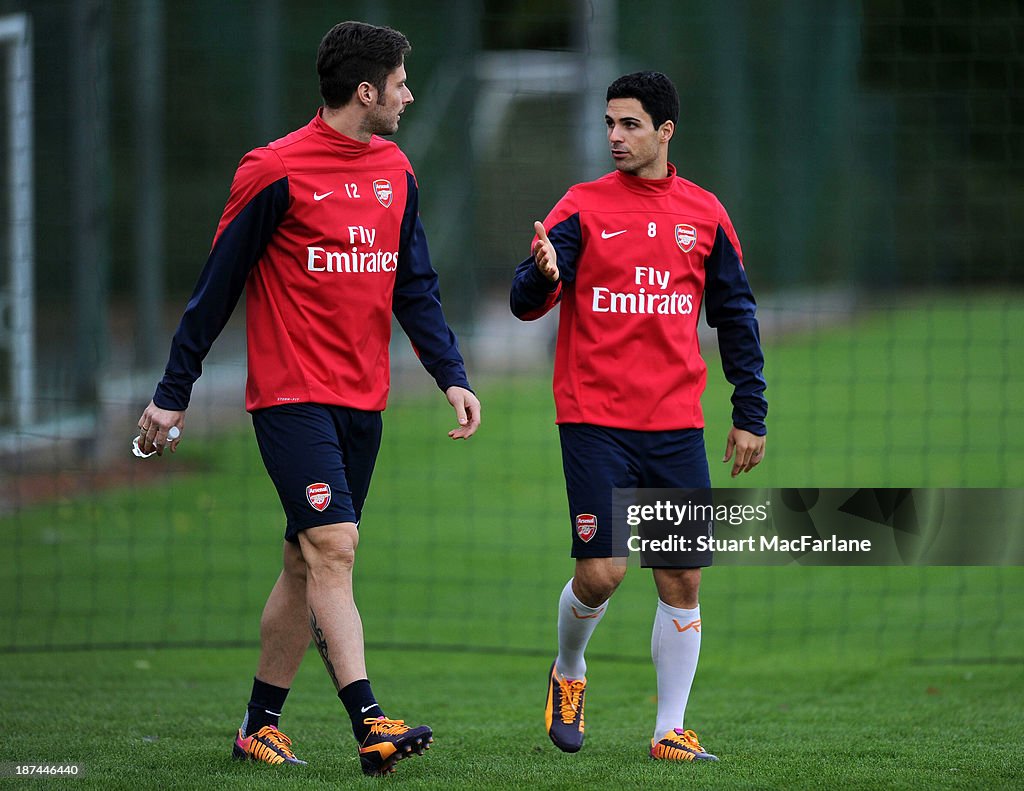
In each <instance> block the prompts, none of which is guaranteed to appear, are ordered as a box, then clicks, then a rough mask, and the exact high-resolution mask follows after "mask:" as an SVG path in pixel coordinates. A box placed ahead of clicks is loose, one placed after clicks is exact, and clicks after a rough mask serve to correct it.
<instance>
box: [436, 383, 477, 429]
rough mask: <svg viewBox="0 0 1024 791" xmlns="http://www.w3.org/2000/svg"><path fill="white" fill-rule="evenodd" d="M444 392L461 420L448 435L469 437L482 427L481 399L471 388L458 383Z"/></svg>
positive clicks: (456, 415)
mask: <svg viewBox="0 0 1024 791" xmlns="http://www.w3.org/2000/svg"><path fill="white" fill-rule="evenodd" d="M444 394H445V395H446V396H448V403H449V404H451V405H452V406H453V407H454V408H455V417H456V418H458V421H459V427H458V428H454V429H452V430H451V431H449V432H448V436H449V437H451V438H452V439H469V438H470V437H472V436H473V435H474V434H475V433H476V430H477V429H478V428H480V399H478V398H477V397H476V396H475V395H473V392H472V391H471V390H467V389H466V388H465V387H458V386H457V385H452V386H451V387H449V388H448V389H447V390H445V391H444Z"/></svg>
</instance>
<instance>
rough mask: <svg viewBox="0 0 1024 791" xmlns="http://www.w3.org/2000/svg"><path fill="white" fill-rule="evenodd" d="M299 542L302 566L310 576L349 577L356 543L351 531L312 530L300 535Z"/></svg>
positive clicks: (353, 562)
mask: <svg viewBox="0 0 1024 791" xmlns="http://www.w3.org/2000/svg"><path fill="white" fill-rule="evenodd" d="M320 531H322V532H320ZM299 540H300V542H301V545H302V558H303V561H304V562H303V566H304V569H305V570H308V572H309V573H310V574H312V575H313V576H315V577H323V576H349V575H351V573H352V568H353V567H354V566H355V563H356V544H357V543H358V539H357V538H356V536H353V535H351V531H348V530H326V529H323V528H314V529H312V530H307V531H305V532H303V533H301V534H300V539H299Z"/></svg>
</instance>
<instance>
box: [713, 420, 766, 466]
mask: <svg viewBox="0 0 1024 791" xmlns="http://www.w3.org/2000/svg"><path fill="white" fill-rule="evenodd" d="M764 443H765V438H764V437H759V436H757V434H751V433H750V432H749V431H744V430H743V429H741V428H736V427H735V426H733V427H732V430H731V431H730V432H729V438H728V439H727V440H726V442H725V457H724V458H723V459H722V461H723V462H728V461H729V459H731V458H732V456H733V453H735V454H736V461H735V462H733V465H732V477H733V478H735V477H736V476H737V475H739V474H740V473H741V472H750V471H751V470H752V469H754V467H756V466H757V465H758V464H760V463H761V460H762V459H763V458H764Z"/></svg>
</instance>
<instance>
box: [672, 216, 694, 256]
mask: <svg viewBox="0 0 1024 791" xmlns="http://www.w3.org/2000/svg"><path fill="white" fill-rule="evenodd" d="M676 244H677V245H679V249H680V250H682V251H683V252H684V253H688V252H690V251H691V250H692V249H693V246H694V245H695V244H697V229H696V228H694V227H693V226H692V225H684V224H683V223H680V224H679V225H677V226H676Z"/></svg>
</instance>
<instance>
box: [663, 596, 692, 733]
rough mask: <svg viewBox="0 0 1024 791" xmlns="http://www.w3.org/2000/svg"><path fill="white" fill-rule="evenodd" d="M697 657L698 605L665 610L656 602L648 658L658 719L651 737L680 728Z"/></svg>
mask: <svg viewBox="0 0 1024 791" xmlns="http://www.w3.org/2000/svg"><path fill="white" fill-rule="evenodd" d="M699 655H700V606H699V605H698V606H697V607H695V608H694V609H692V610H683V609H680V608H678V607H669V606H668V605H667V604H665V602H663V601H661V599H658V611H657V613H656V614H655V616H654V631H653V632H652V633H651V659H653V660H654V669H655V671H656V672H657V674H658V719H657V722H656V723H655V725H654V738H655V739H660V738H661V737H662V736H664V735H665V733H666V732H667V731H670V730H672V729H673V728H682V727H683V714H684V712H685V711H686V701H687V699H688V698H689V697H690V686H691V685H692V684H693V676H694V673H696V672H697V657H698V656H699Z"/></svg>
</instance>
